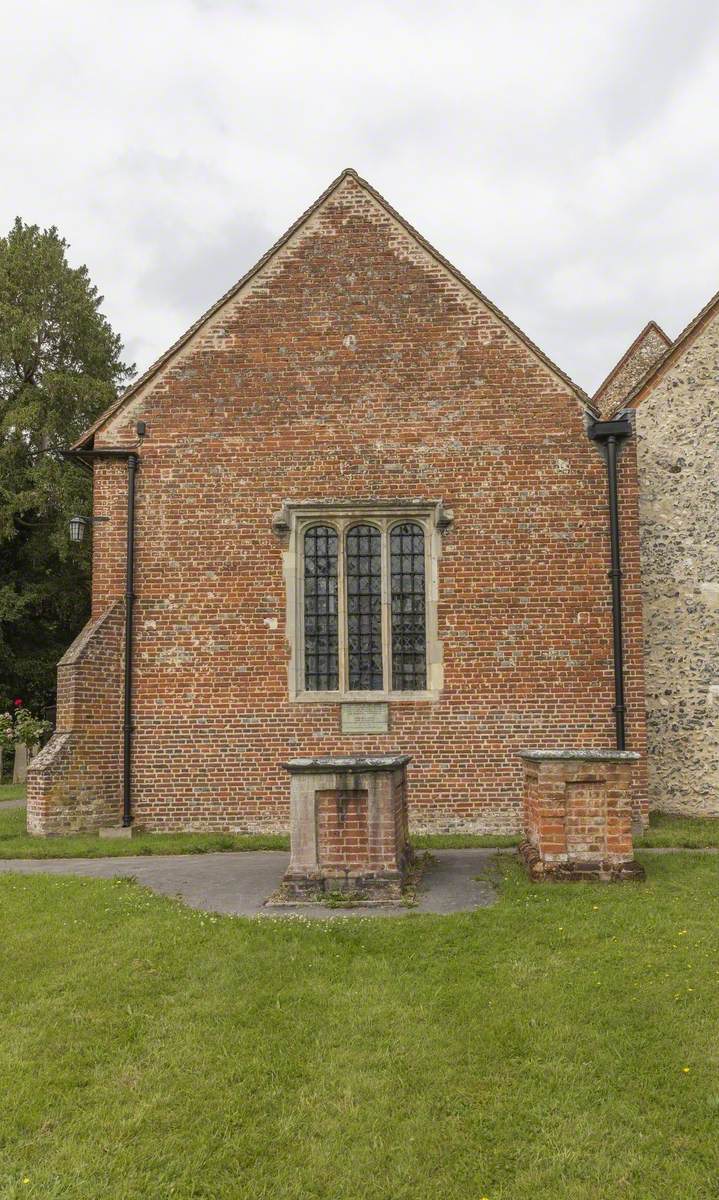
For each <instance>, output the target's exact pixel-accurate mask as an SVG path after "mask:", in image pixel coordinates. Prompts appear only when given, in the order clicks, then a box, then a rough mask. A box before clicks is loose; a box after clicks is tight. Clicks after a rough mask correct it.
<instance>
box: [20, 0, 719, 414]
mask: <svg viewBox="0 0 719 1200" xmlns="http://www.w3.org/2000/svg"><path fill="white" fill-rule="evenodd" d="M0 12H1V13H2V29H3V35H2V36H3V56H2V71H1V72H0V97H1V98H2V118H3V119H2V121H1V122H0V162H1V163H2V168H0V180H1V183H0V229H2V231H5V230H6V229H8V228H9V226H10V224H11V222H12V220H13V218H14V216H15V215H16V214H20V215H21V216H22V217H23V219H24V220H25V221H28V222H34V223H38V224H40V225H50V224H55V225H57V226H58V227H59V229H60V231H61V232H62V233H63V234H64V236H65V237H66V238H67V239H68V240H69V242H70V243H71V251H70V256H71V260H72V262H73V263H74V264H78V263H80V262H85V263H87V265H88V268H89V270H90V273H91V275H92V277H93V280H94V281H95V282H96V283H97V285H98V287H99V288H100V290H101V291H102V292H103V294H104V295H105V311H106V313H107V315H108V316H109V318H110V320H111V322H112V324H113V326H114V327H115V328H116V330H117V331H118V332H119V333H120V334H121V336H122V337H123V339H124V341H125V344H126V347H127V354H128V356H129V357H130V358H132V359H134V360H135V361H136V363H137V366H138V368H139V369H144V368H145V367H146V366H147V365H148V364H149V363H150V362H151V361H152V360H153V359H154V358H155V357H157V355H158V354H159V353H160V352H161V351H162V350H163V349H165V348H166V347H167V346H168V345H169V344H170V343H171V342H172V341H174V340H175V338H176V337H177V336H178V335H179V334H180V333H181V332H182V331H183V330H184V329H185V328H186V327H187V326H188V325H189V324H190V323H191V322H192V321H193V320H194V319H195V318H196V317H197V316H198V315H199V314H200V313H201V312H202V311H204V309H205V308H207V307H208V306H209V305H210V304H211V303H212V302H213V301H214V300H215V299H216V298H217V297H218V296H219V295H220V294H221V293H222V292H224V291H225V290H226V289H227V288H228V287H229V286H230V285H231V284H232V283H234V282H235V280H236V279H237V278H239V277H240V276H241V275H242V274H243V273H244V272H245V271H246V270H247V268H248V267H249V266H250V265H251V264H252V263H253V262H254V261H255V260H256V259H257V258H258V257H259V256H260V255H261V254H262V253H263V252H264V251H265V250H266V249H267V247H268V246H269V245H271V243H272V242H273V241H275V240H276V238H277V237H278V236H279V235H280V234H281V233H283V232H284V230H285V229H286V228H287V227H288V225H290V224H291V223H292V221H293V220H294V219H295V218H296V217H297V216H298V214H299V213H300V212H301V211H302V210H303V209H304V208H306V207H307V206H308V205H309V204H310V203H311V202H312V201H313V200H314V199H315V198H316V197H317V195H318V194H319V193H320V192H321V191H323V189H324V188H325V187H326V186H327V184H328V183H329V182H330V180H331V179H333V178H334V177H335V176H336V175H337V174H339V172H340V170H341V169H342V168H343V167H345V166H353V167H355V168H356V169H357V170H358V171H359V172H360V174H362V175H364V176H365V177H366V178H367V179H369V180H370V182H372V183H373V184H374V185H375V187H377V188H378V189H379V191H381V192H382V193H383V194H384V195H385V196H386V197H387V199H388V200H389V201H390V202H391V203H392V204H393V205H394V206H395V207H396V208H398V209H399V211H400V212H401V213H402V214H403V215H404V216H406V217H407V218H408V220H409V221H411V223H412V224H413V225H415V226H417V227H418V228H419V229H420V230H421V231H422V232H423V233H424V234H425V236H426V237H427V238H429V240H430V241H431V242H432V243H433V244H434V245H435V246H436V247H437V248H438V249H439V250H441V251H442V252H443V253H444V254H446V255H447V257H448V258H450V259H451V260H452V261H453V262H454V263H455V264H456V265H457V266H458V267H459V268H460V269H461V270H462V271H464V273H465V274H466V275H468V276H469V277H470V278H471V279H472V280H473V281H474V282H475V283H476V284H477V285H478V286H479V287H480V288H481V289H482V290H483V291H485V292H486V293H487V294H488V295H490V296H491V297H492V299H493V300H494V301H495V302H496V303H497V304H498V305H499V306H500V307H501V308H503V309H504V310H505V311H506V312H507V313H508V314H509V315H510V316H511V317H512V318H513V319H514V320H515V321H516V322H517V323H518V324H519V325H520V326H521V327H522V328H523V329H524V330H525V331H526V332H527V333H528V334H529V335H530V336H531V337H532V338H533V339H534V340H535V341H537V342H538V343H539V344H540V345H541V346H542V348H543V349H544V350H545V351H546V352H547V353H548V354H549V355H550V356H551V357H552V358H554V359H555V360H556V361H557V362H558V363H559V364H560V365H561V366H562V367H563V368H564V369H565V370H567V371H568V372H569V373H570V374H571V375H572V376H573V377H574V378H575V379H576V380H577V382H578V383H580V384H582V385H583V386H584V387H585V388H587V389H588V390H590V391H592V390H594V388H595V387H596V385H597V384H598V383H599V381H600V380H601V378H602V377H603V376H604V375H605V374H606V372H607V371H608V370H609V368H610V367H611V366H612V365H613V363H614V361H615V360H616V359H617V358H618V357H619V355H620V354H621V353H622V352H623V351H624V349H625V348H626V346H627V345H628V343H629V342H630V341H631V339H632V338H633V337H634V336H635V335H636V333H637V332H638V331H639V329H640V328H641V326H642V325H644V324H645V322H646V321H647V320H648V319H649V318H650V317H653V318H654V319H655V320H657V321H659V323H660V324H661V325H663V326H664V328H665V329H666V331H667V332H668V333H669V334H670V335H671V336H675V335H676V334H677V333H678V331H679V330H680V329H681V328H682V327H683V326H684V325H685V324H686V323H687V321H688V320H689V319H690V318H691V317H692V316H693V315H694V314H695V313H696V311H697V310H698V309H699V308H700V307H701V306H702V305H703V304H704V303H705V301H706V300H707V299H708V298H709V297H710V296H711V295H712V294H713V293H714V292H715V291H716V290H717V289H719V221H718V220H717V217H718V215H719V119H718V114H719V4H718V3H717V0H681V3H680V2H679V0H602V2H601V3H597V2H595V0H591V2H590V0H572V2H571V3H570V2H569V0H503V2H502V3H500V4H497V3H496V0H491V2H490V0H467V2H466V3H465V2H463V0H394V2H393V0H387V2H385V3H379V2H375V0H329V2H320V0H318V2H317V3H305V2H304V0H141V2H135V0H124V2H120V0H118V2H116V3H109V2H107V0H91V2H85V0H63V2H60V0H51V2H42V0H22V3H20V2H17V0H0Z"/></svg>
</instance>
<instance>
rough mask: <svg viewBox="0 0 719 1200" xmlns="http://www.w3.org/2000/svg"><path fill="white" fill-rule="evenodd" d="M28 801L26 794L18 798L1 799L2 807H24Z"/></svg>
mask: <svg viewBox="0 0 719 1200" xmlns="http://www.w3.org/2000/svg"><path fill="white" fill-rule="evenodd" d="M26 803H27V801H26V800H25V797H24V796H21V797H20V798H19V799H18V800H0V809H3V808H24V807H25V805H26Z"/></svg>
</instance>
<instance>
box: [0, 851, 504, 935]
mask: <svg viewBox="0 0 719 1200" xmlns="http://www.w3.org/2000/svg"><path fill="white" fill-rule="evenodd" d="M431 854H432V860H431V862H430V864H429V866H428V868H427V870H426V871H425V874H424V878H423V880H422V884H421V886H420V889H419V891H418V894H417V904H415V905H413V906H412V907H404V906H403V905H396V906H394V905H382V906H379V905H376V906H375V905H367V906H366V907H363V906H358V907H356V908H327V907H325V906H324V905H321V904H312V905H309V904H298V905H292V906H288V905H277V906H269V905H268V906H266V905H265V904H264V901H265V900H266V899H267V897H268V896H270V895H271V894H272V893H273V892H274V891H275V890H276V889H277V887H278V886H279V884H280V881H281V879H282V875H283V872H284V870H285V867H286V865H287V861H288V855H287V854H286V852H285V851H283V850H246V851H227V852H224V853H221V854H172V855H170V854H158V855H153V856H152V857H150V856H149V855H148V856H147V857H144V856H136V855H128V856H127V857H122V858H45V859H32V860H31V859H26V858H22V859H19V858H18V859H4V860H1V861H0V873H2V874H8V873H11V872H16V873H19V874H22V875H39V874H43V875H45V874H46V875H88V876H91V877H92V878H94V879H113V878H115V877H117V876H118V875H124V876H128V875H131V876H132V877H133V878H134V879H136V880H137V882H138V883H140V884H143V885H144V886H145V887H149V888H152V890H153V891H154V892H157V893H159V895H161V896H175V897H178V898H179V899H181V900H184V902H185V904H188V905H189V906H190V907H191V908H199V909H203V910H204V911H205V912H216V913H227V914H229V915H231V916H242V917H259V916H264V917H290V916H304V917H321V918H322V919H324V920H326V919H327V918H329V917H332V918H334V917H352V916H354V917H356V916H362V917H370V916H371V917H405V916H408V915H409V914H410V913H454V912H470V911H471V910H472V909H475V908H484V907H487V906H488V905H490V904H493V903H494V901H495V899H496V894H497V893H496V888H495V887H494V885H493V884H492V882H491V876H492V858H493V856H494V854H496V851H494V850H433V851H432V852H431ZM477 876H480V877H481V878H480V879H479V880H477V878H476V877H477Z"/></svg>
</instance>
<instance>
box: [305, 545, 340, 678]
mask: <svg viewBox="0 0 719 1200" xmlns="http://www.w3.org/2000/svg"><path fill="white" fill-rule="evenodd" d="M304 564H305V572H304V621H305V687H306V688H307V690H308V691H310V692H332V691H337V688H338V687H339V665H338V664H339V659H338V648H337V636H338V626H337V534H336V532H335V530H334V529H331V528H330V527H329V526H328V525H313V526H312V528H311V529H308V530H307V532H306V533H305V544H304Z"/></svg>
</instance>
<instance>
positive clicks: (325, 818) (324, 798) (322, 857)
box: [316, 789, 376, 871]
mask: <svg viewBox="0 0 719 1200" xmlns="http://www.w3.org/2000/svg"><path fill="white" fill-rule="evenodd" d="M316 798H317V851H318V854H317V857H318V859H319V865H320V867H323V868H325V867H326V868H329V869H330V871H331V870H332V869H337V868H347V869H348V870H352V869H355V870H361V869H364V870H367V869H368V868H369V867H370V866H375V865H376V864H375V863H373V862H371V859H370V845H369V825H368V821H367V792H366V791H361V790H360V791H342V790H339V789H330V790H325V791H320V792H317V797H316Z"/></svg>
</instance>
